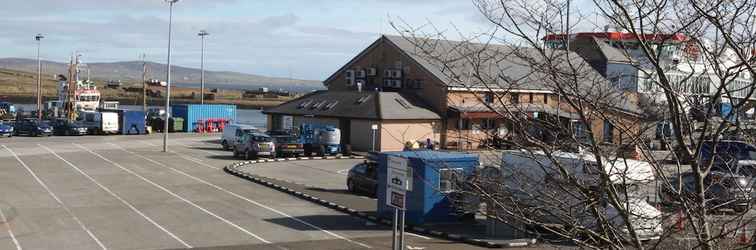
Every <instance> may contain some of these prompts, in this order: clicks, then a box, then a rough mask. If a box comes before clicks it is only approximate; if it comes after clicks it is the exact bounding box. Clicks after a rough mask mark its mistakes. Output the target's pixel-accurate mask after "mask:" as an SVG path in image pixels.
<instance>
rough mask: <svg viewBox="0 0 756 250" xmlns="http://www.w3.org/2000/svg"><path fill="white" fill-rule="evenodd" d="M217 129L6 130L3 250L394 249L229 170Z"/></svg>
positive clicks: (357, 224) (357, 223) (0, 170)
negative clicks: (164, 147)
mask: <svg viewBox="0 0 756 250" xmlns="http://www.w3.org/2000/svg"><path fill="white" fill-rule="evenodd" d="M216 137H217V136H214V137H210V136H199V135H183V134H182V135H178V134H177V135H172V137H171V139H170V142H171V143H170V152H169V153H163V152H161V143H162V140H161V139H162V138H161V137H160V135H149V136H131V137H128V136H112V137H50V138H29V137H14V138H3V139H2V140H0V212H1V213H0V215H1V216H0V219H2V220H0V222H2V223H1V224H0V249H179V248H198V247H199V248H201V247H218V246H241V247H242V248H244V246H247V247H249V246H255V247H256V248H257V247H259V248H263V249H267V248H270V249H312V248H313V246H319V247H317V248H319V249H323V248H325V249H365V248H378V249H384V248H388V247H390V244H391V237H390V235H391V232H390V231H389V230H388V229H387V228H386V227H382V226H377V225H374V224H372V223H367V222H366V221H363V220H360V219H357V218H353V217H350V216H348V215H345V214H342V213H339V212H336V211H334V210H331V209H328V208H324V207H321V206H318V205H315V204H312V203H309V202H307V201H304V200H300V199H297V198H293V197H291V196H288V195H286V194H284V193H281V192H278V191H275V190H271V189H269V188H266V187H264V186H260V185H257V184H254V183H251V182H249V181H246V180H243V179H240V178H237V177H235V176H231V175H228V174H226V173H224V172H223V170H222V168H223V166H225V165H228V164H230V163H232V162H234V159H232V158H231V157H230V156H231V153H230V152H225V151H221V150H219V148H220V146H219V145H218V144H216V143H214V139H216ZM348 165H349V164H345V165H339V166H332V167H333V168H330V167H329V168H323V169H322V171H325V172H327V171H331V169H346V168H348ZM314 171H317V170H314ZM336 172H337V174H338V170H337V171H336ZM307 173H308V174H309V173H310V172H307ZM291 174H292V175H296V176H301V177H302V178H308V179H310V178H313V177H317V176H311V175H310V176H308V174H303V173H297V172H292V173H291ZM333 185H338V184H333ZM342 185H343V184H342ZM408 240H409V241H410V243H411V244H416V245H417V246H421V245H425V246H426V247H427V246H433V245H434V244H436V245H435V246H436V247H431V248H432V249H443V248H447V249H464V248H471V247H470V246H466V245H461V246H454V245H450V244H449V243H450V242H447V241H442V240H436V239H431V238H427V237H422V236H418V237H416V238H415V239H408ZM263 245H265V246H263ZM456 245H459V244H456ZM330 246H332V247H330Z"/></svg>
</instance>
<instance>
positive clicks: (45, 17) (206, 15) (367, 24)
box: [0, 0, 490, 80]
mask: <svg viewBox="0 0 756 250" xmlns="http://www.w3.org/2000/svg"><path fill="white" fill-rule="evenodd" d="M168 9H169V8H168V4H167V3H165V2H164V1H163V0H118V1H115V0H65V1H62V0H23V1H8V2H7V3H4V4H3V8H2V9H0V33H2V34H3V35H2V36H0V48H2V49H1V50H0V57H21V58H36V42H35V41H34V36H35V35H36V34H37V33H42V34H43V35H44V36H45V38H44V39H43V40H42V47H41V48H42V49H41V57H42V58H43V59H45V60H52V61H59V62H64V61H68V58H69V57H70V56H71V54H73V53H74V52H75V51H77V52H78V53H80V54H82V55H83V61H84V62H114V61H132V60H139V55H140V54H142V53H144V54H146V57H147V60H150V61H154V62H160V63H165V62H166V55H167V47H168V16H169V15H168V14H169V11H168ZM391 21H394V22H406V23H407V24H409V25H411V26H423V25H425V24H427V23H433V25H434V26H436V27H437V28H439V29H441V30H446V31H448V32H447V33H448V34H449V37H450V38H454V37H455V33H456V31H457V30H463V31H464V32H465V33H468V34H473V33H479V32H485V31H487V29H490V26H489V25H487V24H486V22H485V21H484V20H483V18H482V16H481V15H480V14H479V13H478V12H477V10H476V9H475V7H474V5H473V4H472V2H471V0H181V1H179V2H178V3H176V4H175V5H174V12H173V50H172V53H171V54H172V60H171V61H172V63H173V64H174V65H181V66H187V67H197V68H199V66H200V54H201V52H200V51H201V50H200V48H201V40H200V38H199V37H198V36H197V33H198V32H199V31H200V30H202V29H205V30H207V31H208V32H209V33H210V35H209V36H207V37H206V53H205V68H206V69H208V70H222V71H236V72H242V73H251V74H259V75H266V76H276V77H293V78H298V79H311V80H324V79H325V78H327V77H328V76H329V75H330V74H332V73H333V72H334V71H336V70H337V69H339V68H340V67H341V66H343V65H344V64H345V63H347V62H348V61H349V60H350V59H351V58H352V57H354V56H355V55H357V54H358V53H359V52H360V51H361V50H363V49H364V48H366V47H367V46H368V45H370V44H371V43H372V42H374V41H375V40H376V39H377V38H378V37H379V36H380V34H397V32H396V31H395V30H394V29H393V28H392V27H391V25H390V22H391Z"/></svg>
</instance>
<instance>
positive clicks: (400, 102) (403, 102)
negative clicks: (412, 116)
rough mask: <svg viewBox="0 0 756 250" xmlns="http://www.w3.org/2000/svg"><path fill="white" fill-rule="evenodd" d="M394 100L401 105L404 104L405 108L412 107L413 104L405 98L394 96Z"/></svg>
mask: <svg viewBox="0 0 756 250" xmlns="http://www.w3.org/2000/svg"><path fill="white" fill-rule="evenodd" d="M394 100H395V101H396V102H398V103H399V105H402V107H404V108H405V109H411V108H412V106H411V105H410V104H409V103H407V101H405V100H404V99H398V98H394Z"/></svg>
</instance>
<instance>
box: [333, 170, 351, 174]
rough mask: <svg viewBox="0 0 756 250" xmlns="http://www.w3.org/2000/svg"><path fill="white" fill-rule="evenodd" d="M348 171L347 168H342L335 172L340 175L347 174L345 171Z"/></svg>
mask: <svg viewBox="0 0 756 250" xmlns="http://www.w3.org/2000/svg"><path fill="white" fill-rule="evenodd" d="M347 172H349V169H342V170H339V171H336V173H339V174H340V175H347V174H346V173H347Z"/></svg>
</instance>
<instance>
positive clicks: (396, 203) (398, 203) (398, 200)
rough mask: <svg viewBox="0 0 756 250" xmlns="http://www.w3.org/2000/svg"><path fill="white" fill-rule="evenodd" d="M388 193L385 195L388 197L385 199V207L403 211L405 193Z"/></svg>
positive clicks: (392, 191) (391, 191) (390, 190)
mask: <svg viewBox="0 0 756 250" xmlns="http://www.w3.org/2000/svg"><path fill="white" fill-rule="evenodd" d="M388 191H389V192H388V193H387V194H388V196H387V197H386V203H387V204H386V205H389V206H392V207H395V208H397V209H400V210H404V208H405V204H404V200H405V197H404V196H405V193H404V192H397V191H395V190H392V189H389V190H388Z"/></svg>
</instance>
